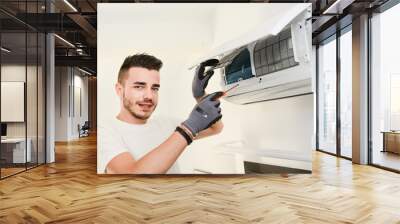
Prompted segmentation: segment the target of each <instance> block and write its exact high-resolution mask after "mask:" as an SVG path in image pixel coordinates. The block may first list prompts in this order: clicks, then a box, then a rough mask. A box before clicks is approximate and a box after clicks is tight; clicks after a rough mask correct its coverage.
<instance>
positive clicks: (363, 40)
mask: <svg viewBox="0 0 400 224" xmlns="http://www.w3.org/2000/svg"><path fill="white" fill-rule="evenodd" d="M352 28H353V34H352V38H353V40H352V43H353V59H352V61H353V66H352V67H353V80H352V81H353V84H352V85H353V86H352V87H353V102H352V104H353V105H352V106H353V114H352V115H353V118H352V119H353V130H352V135H353V136H352V139H353V140H352V144H353V153H352V157H353V162H354V163H358V164H367V163H368V15H361V16H360V17H358V18H355V19H354V20H353V25H352Z"/></svg>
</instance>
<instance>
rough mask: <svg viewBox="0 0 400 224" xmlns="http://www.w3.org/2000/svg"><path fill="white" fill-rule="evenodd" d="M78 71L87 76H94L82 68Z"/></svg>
mask: <svg viewBox="0 0 400 224" xmlns="http://www.w3.org/2000/svg"><path fill="white" fill-rule="evenodd" d="M78 70H79V71H81V72H83V73H85V74H87V75H92V73H90V72H88V71H86V70H83V69H81V68H79V67H78Z"/></svg>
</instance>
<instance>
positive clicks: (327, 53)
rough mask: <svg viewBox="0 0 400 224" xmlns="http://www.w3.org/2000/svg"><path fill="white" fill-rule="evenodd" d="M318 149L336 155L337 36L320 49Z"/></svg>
mask: <svg viewBox="0 0 400 224" xmlns="http://www.w3.org/2000/svg"><path fill="white" fill-rule="evenodd" d="M317 63H318V64H319V66H318V117H319V122H318V147H319V149H320V150H323V151H326V152H330V153H334V154H336V36H334V37H333V40H331V41H329V42H327V43H325V44H322V45H320V46H319V48H318V61H317Z"/></svg>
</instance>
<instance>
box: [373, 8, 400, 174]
mask: <svg viewBox="0 0 400 224" xmlns="http://www.w3.org/2000/svg"><path fill="white" fill-rule="evenodd" d="M398 21H400V4H397V5H395V6H393V7H392V8H390V9H388V10H386V11H384V12H382V13H379V14H374V16H373V17H372V18H371V29H372V30H371V31H372V32H371V34H372V37H371V41H372V49H371V51H372V52H373V53H372V54H371V59H372V61H371V67H372V71H371V83H370V85H371V98H370V100H371V101H370V104H371V107H370V108H371V111H370V116H371V117H370V120H371V122H372V123H371V125H370V128H371V129H370V132H371V138H372V139H371V140H372V150H371V152H370V153H371V154H370V158H371V162H372V164H374V165H378V166H383V167H386V168H390V169H394V170H400V132H399V130H400V103H399V102H400V100H399V99H400V63H399V59H398V53H399V51H400V44H399V39H400V33H399V32H398V31H397V30H396V29H394V27H397V26H398Z"/></svg>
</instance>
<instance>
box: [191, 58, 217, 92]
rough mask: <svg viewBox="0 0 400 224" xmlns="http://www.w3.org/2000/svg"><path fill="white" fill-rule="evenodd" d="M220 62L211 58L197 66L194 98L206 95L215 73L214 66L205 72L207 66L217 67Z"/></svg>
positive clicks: (194, 79) (193, 86) (193, 87)
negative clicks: (209, 82)
mask: <svg viewBox="0 0 400 224" xmlns="http://www.w3.org/2000/svg"><path fill="white" fill-rule="evenodd" d="M218 62H219V61H218V60H217V59H209V60H207V61H204V62H202V63H200V65H199V66H197V68H196V72H195V74H194V78H193V82H192V93H193V96H194V98H196V99H198V98H200V97H202V96H204V94H205V89H206V87H207V85H208V81H209V80H210V78H211V76H212V75H213V74H214V70H213V69H212V68H211V69H209V70H208V71H206V72H205V73H204V71H205V68H206V66H212V67H215V66H216V65H217V64H218Z"/></svg>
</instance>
